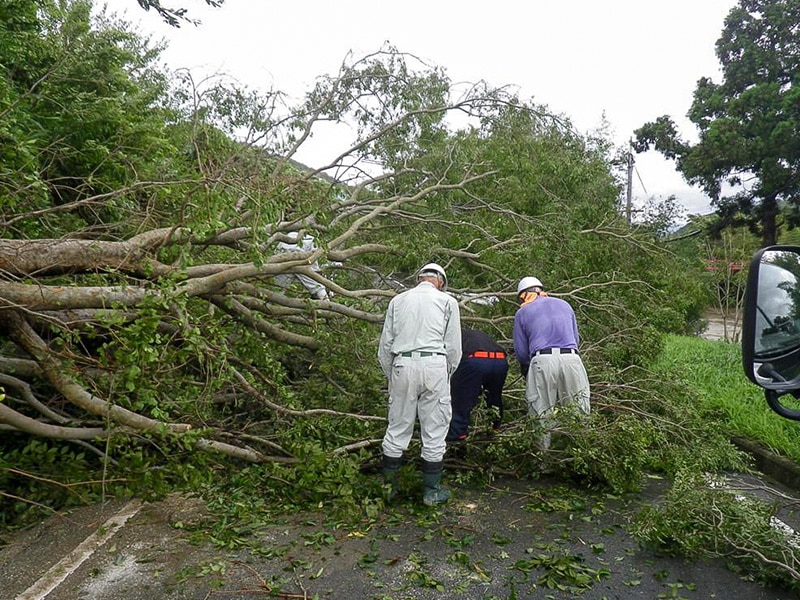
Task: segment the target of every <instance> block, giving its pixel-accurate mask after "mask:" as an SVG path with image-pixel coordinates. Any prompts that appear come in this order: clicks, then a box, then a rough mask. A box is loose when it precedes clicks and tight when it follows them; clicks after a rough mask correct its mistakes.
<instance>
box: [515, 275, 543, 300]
mask: <svg viewBox="0 0 800 600" xmlns="http://www.w3.org/2000/svg"><path fill="white" fill-rule="evenodd" d="M532 287H540V288H542V289H544V286H543V285H542V282H541V281H539V280H538V279H537V278H536V277H523V278H522V279H520V280H519V283H518V284H517V295H518V296H519V295H520V294H521V293H522V292H524V291H525V290H527V289H528V288H532Z"/></svg>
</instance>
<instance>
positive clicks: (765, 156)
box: [634, 0, 800, 245]
mask: <svg viewBox="0 0 800 600" xmlns="http://www.w3.org/2000/svg"><path fill="white" fill-rule="evenodd" d="M799 22H800V0H741V1H740V3H739V5H738V6H736V7H735V8H733V9H732V10H731V12H730V13H729V14H728V17H727V18H726V19H725V27H724V29H723V31H722V36H721V37H720V38H719V40H717V44H716V54H717V57H718V59H719V61H720V63H721V65H722V74H723V81H722V83H719V84H716V83H714V82H713V81H711V79H709V78H706V77H704V78H702V79H700V81H698V83H697V88H696V89H695V92H694V101H693V103H692V106H691V108H690V110H689V113H688V117H689V119H690V120H691V121H692V123H694V124H695V125H696V126H697V128H698V130H699V134H700V138H699V141H698V142H697V143H696V144H690V143H688V142H685V141H683V140H682V139H681V138H680V136H679V134H678V130H677V127H676V125H675V123H674V122H673V120H672V119H671V118H670V117H669V116H666V115H665V116H662V117H659V118H658V119H656V120H655V121H654V122H650V123H646V124H645V125H643V126H642V127H641V128H640V129H638V130H636V132H635V133H636V142H635V144H634V147H635V149H636V150H637V151H638V152H643V151H646V150H648V149H651V148H655V149H656V150H658V151H659V152H661V153H662V154H663V155H664V156H666V157H667V158H670V159H674V160H676V162H677V168H678V170H679V171H680V172H681V173H682V174H683V176H684V178H685V179H686V180H687V181H688V182H689V183H692V184H697V185H700V186H702V188H703V190H705V192H706V193H707V194H708V195H709V196H710V197H711V199H712V204H713V205H714V206H715V207H716V208H717V213H718V214H719V216H720V219H719V221H718V222H717V224H716V225H715V229H716V232H719V230H721V229H722V228H725V227H728V226H747V227H749V229H750V230H751V231H752V232H753V233H754V234H756V235H758V236H759V237H760V238H761V240H762V243H763V244H764V245H770V244H774V243H776V241H777V239H778V235H779V232H780V227H781V225H782V224H785V225H786V226H787V227H789V228H792V227H794V226H795V225H797V224H798V223H799V222H800V221H799V220H798V214H797V211H796V208H797V205H798V200H800V196H798V193H799V192H800V136H798V135H797V131H798V125H799V124H800V89H799V88H798V83H800V81H799V80H798V73H800V45H798V42H797V40H798V31H797V24H798V23H799ZM725 182H727V183H728V184H730V185H731V186H733V189H734V190H735V191H734V192H733V193H731V194H728V195H725V194H724V193H723V183H725ZM784 207H785V208H786V209H784Z"/></svg>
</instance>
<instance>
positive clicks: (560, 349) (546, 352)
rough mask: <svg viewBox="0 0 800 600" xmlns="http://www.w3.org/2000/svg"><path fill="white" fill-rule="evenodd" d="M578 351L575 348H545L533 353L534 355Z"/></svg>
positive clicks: (573, 352) (574, 352)
mask: <svg viewBox="0 0 800 600" xmlns="http://www.w3.org/2000/svg"><path fill="white" fill-rule="evenodd" d="M577 353H578V351H577V350H575V348H545V349H544V350H537V351H536V352H534V353H533V355H534V356H539V355H540V354H577Z"/></svg>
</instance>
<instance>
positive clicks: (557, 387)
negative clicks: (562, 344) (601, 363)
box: [525, 354, 589, 419]
mask: <svg viewBox="0 0 800 600" xmlns="http://www.w3.org/2000/svg"><path fill="white" fill-rule="evenodd" d="M525 398H526V400H527V401H528V414H529V415H532V416H535V417H539V418H540V419H543V418H547V417H549V416H550V415H551V414H552V412H553V409H554V408H555V407H556V405H560V406H566V405H568V404H574V405H575V406H576V408H577V409H578V410H580V411H581V412H582V413H584V414H587V415H588V414H589V377H588V376H587V375H586V368H585V367H584V366H583V361H582V360H581V358H580V356H578V355H577V354H539V355H538V356H534V357H533V359H532V360H531V365H530V367H529V368H528V378H527V380H526V386H525Z"/></svg>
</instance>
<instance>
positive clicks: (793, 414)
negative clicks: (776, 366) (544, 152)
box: [764, 390, 800, 421]
mask: <svg viewBox="0 0 800 600" xmlns="http://www.w3.org/2000/svg"><path fill="white" fill-rule="evenodd" d="M780 396H781V394H779V393H778V392H776V391H775V390H764V397H765V398H766V399H767V404H768V405H769V407H770V408H771V409H772V410H774V411H775V412H776V413H778V414H779V415H780V416H782V417H783V418H784V419H790V420H792V421H800V410H795V409H793V408H786V407H785V406H784V405H783V404H781V403H780V401H779V400H778V398H779V397H780Z"/></svg>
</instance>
